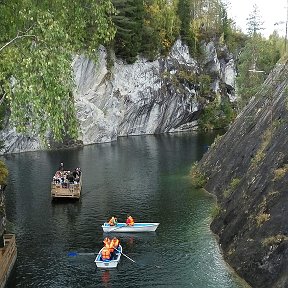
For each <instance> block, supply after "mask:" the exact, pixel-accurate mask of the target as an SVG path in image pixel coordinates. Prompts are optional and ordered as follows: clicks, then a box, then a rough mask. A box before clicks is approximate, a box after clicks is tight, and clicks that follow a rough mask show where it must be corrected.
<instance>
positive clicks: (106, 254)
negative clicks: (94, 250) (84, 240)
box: [101, 247, 110, 260]
mask: <svg viewBox="0 0 288 288" xmlns="http://www.w3.org/2000/svg"><path fill="white" fill-rule="evenodd" d="M101 254H102V259H103V260H107V259H110V251H109V249H108V248H106V247H104V248H103V250H102V253H101Z"/></svg>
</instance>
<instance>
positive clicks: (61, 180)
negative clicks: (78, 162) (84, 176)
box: [52, 162, 81, 188]
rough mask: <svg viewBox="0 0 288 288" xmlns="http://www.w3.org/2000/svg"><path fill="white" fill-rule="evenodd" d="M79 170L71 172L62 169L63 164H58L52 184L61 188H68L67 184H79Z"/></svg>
mask: <svg viewBox="0 0 288 288" xmlns="http://www.w3.org/2000/svg"><path fill="white" fill-rule="evenodd" d="M80 177H81V169H80V168H79V167H77V168H75V169H74V170H73V171H72V172H71V171H69V170H65V169H64V164H63V162H61V163H60V167H59V168H58V170H57V171H56V173H55V175H54V176H53V179H52V183H53V184H61V185H62V187H63V188H68V187H69V184H77V183H79V182H80Z"/></svg>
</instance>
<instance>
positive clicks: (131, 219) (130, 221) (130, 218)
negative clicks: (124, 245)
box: [126, 215, 134, 226]
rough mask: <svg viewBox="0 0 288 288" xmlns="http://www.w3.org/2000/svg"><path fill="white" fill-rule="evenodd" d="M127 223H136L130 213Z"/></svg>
mask: <svg viewBox="0 0 288 288" xmlns="http://www.w3.org/2000/svg"><path fill="white" fill-rule="evenodd" d="M126 225H128V226H133V225H134V219H133V218H132V216H131V215H128V217H127V220H126Z"/></svg>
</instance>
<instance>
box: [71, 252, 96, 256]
mask: <svg viewBox="0 0 288 288" xmlns="http://www.w3.org/2000/svg"><path fill="white" fill-rule="evenodd" d="M99 254H100V253H95V252H91V253H81V252H80V253H78V252H74V251H72V252H69V253H68V254H67V256H68V257H76V256H82V255H99Z"/></svg>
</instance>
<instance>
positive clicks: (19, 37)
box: [0, 25, 36, 52]
mask: <svg viewBox="0 0 288 288" xmlns="http://www.w3.org/2000/svg"><path fill="white" fill-rule="evenodd" d="M32 26H33V25H32ZM32 26H31V27H29V28H28V29H27V30H26V31H25V32H24V34H22V33H23V32H21V31H20V32H18V33H17V36H16V37H14V38H13V39H11V40H10V41H9V42H7V43H6V44H4V45H3V46H2V47H0V52H1V51H2V50H3V49H5V48H6V47H7V46H9V45H10V44H12V43H13V42H15V41H16V40H18V39H21V38H27V37H32V38H36V36H35V35H33V34H27V32H29V30H31V28H32Z"/></svg>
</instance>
